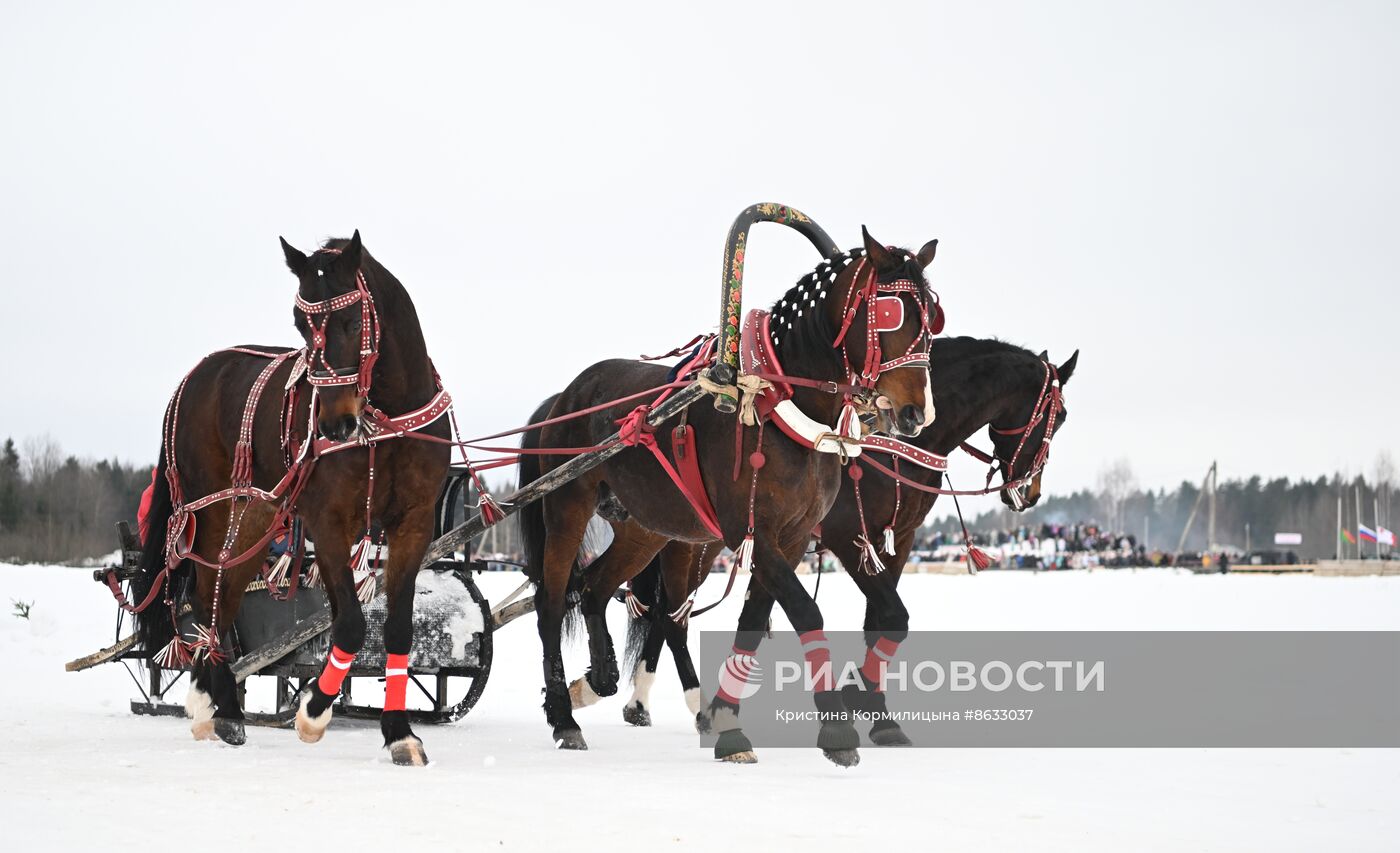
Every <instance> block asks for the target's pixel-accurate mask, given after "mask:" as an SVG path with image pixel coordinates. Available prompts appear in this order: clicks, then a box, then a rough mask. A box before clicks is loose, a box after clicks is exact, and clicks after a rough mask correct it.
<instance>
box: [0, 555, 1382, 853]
mask: <svg viewBox="0 0 1400 853" xmlns="http://www.w3.org/2000/svg"><path fill="white" fill-rule="evenodd" d="M89 578H90V575H89V571H88V570H86V569H83V570H78V569H63V568H51V567H38V566H26V567H15V566H0V606H3V610H4V615H3V616H0V684H3V685H4V696H5V701H4V702H0V738H3V743H4V746H3V748H0V827H3V837H4V847H5V849H7V850H14V851H27V850H45V849H73V850H76V849H84V850H94V849H97V850H102V851H104V853H105V851H123V850H137V849H173V848H175V847H179V848H190V847H193V848H194V849H207V850H213V851H223V850H242V851H258V850H288V849H292V850H298V849H304V848H306V846H307V842H310V843H312V844H314V845H316V847H317V848H318V849H355V850H358V849H387V850H417V849H427V850H476V849H493V850H495V849H517V850H536V849H554V850H559V849H603V850H647V851H656V850H669V849H681V848H699V847H709V848H712V849H718V848H722V847H730V848H733V849H739V850H751V849H752V850H757V849H763V850H787V849H799V848H801V849H816V850H825V849H839V850H843V851H854V850H862V851H867V850H870V851H882V850H888V851H897V850H910V849H941V850H946V849H990V850H1024V849H1049V850H1076V851H1082V850H1114V851H1120V850H1318V849H1333V850H1347V851H1353V850H1394V849H1396V844H1397V842H1396V839H1397V838H1400V821H1397V817H1396V815H1397V811H1400V752H1398V751H1396V750H1344V749H1313V750H1265V749H1256V750H1221V749H1175V750H1166V749H1158V750H1131V749H1060V750H1056V749H1041V750H1022V749H1016V750H1013V749H937V750H934V749H911V750H898V751H885V750H877V749H873V748H867V749H863V750H862V762H861V764H860V766H859V767H857V768H855V769H852V770H841V769H839V768H837V767H835V766H833V765H830V764H828V763H827V762H826V761H825V760H824V759H823V758H822V757H821V755H820V753H819V752H817V751H816V750H815V749H804V750H795V749H794V750H778V749H768V750H761V751H760V763H759V764H757V765H754V766H748V767H738V766H728V765H722V764H718V763H716V762H714V761H713V760H711V759H710V757H709V752H708V751H702V750H700V749H698V748H697V738H696V736H695V734H694V733H693V730H692V727H691V721H690V718H689V715H688V713H687V712H686V710H685V706H684V704H683V702H682V699H681V696H680V693H679V688H678V686H677V683H676V680H675V676H674V671H673V669H672V667H671V666H670V662H669V659H668V658H663V663H662V670H661V673H660V676H659V678H658V681H657V685H656V688H655V689H654V691H653V693H652V697H653V705H654V707H653V712H652V713H653V716H654V719H655V723H656V724H655V726H654V727H653V728H651V729H634V728H632V727H630V726H628V725H626V724H625V723H623V721H622V719H621V707H622V700H621V699H618V698H613V699H610V700H607V701H605V702H603V703H602V704H600V705H597V706H595V707H593V708H590V709H586V710H583V711H580V712H578V719H579V722H580V723H581V724H582V726H583V728H584V733H585V735H586V736H587V738H588V742H589V744H590V747H591V749H590V751H588V752H583V753H561V752H556V751H555V750H554V749H553V748H552V744H551V741H550V736H549V729H548V727H547V726H546V725H545V722H544V717H543V713H542V712H541V710H540V708H539V703H540V660H539V641H538V638H537V636H536V633H535V629H534V623H533V618H527V619H526V620H523V621H522V623H519V624H514V625H511V626H508V627H507V628H506V629H504V630H502V631H501V632H500V633H499V634H497V635H496V658H495V666H494V668H493V670H492V673H491V678H490V684H489V685H488V687H487V689H486V693H485V696H484V697H483V698H482V700H481V702H480V704H478V705H477V707H476V709H475V710H473V711H472V713H471V714H469V715H468V716H467V717H466V718H465V719H464V720H462V721H460V722H458V723H456V724H453V725H450V726H445V727H436V728H435V727H430V726H423V727H420V728H419V729H418V733H419V734H420V735H421V736H422V737H423V740H424V742H425V745H426V747H427V751H428V755H429V757H430V758H431V759H432V761H433V764H432V765H431V766H429V767H428V768H427V769H425V770H412V769H407V768H399V767H394V766H393V765H391V764H390V763H389V762H388V758H387V755H386V754H385V753H384V752H383V750H382V749H380V736H379V731H378V727H377V725H376V724H374V723H361V722H347V721H345V720H337V721H336V722H335V723H333V724H332V726H331V730H330V731H329V732H328V733H327V735H326V738H325V739H324V740H323V741H321V743H319V744H316V745H314V746H308V745H306V744H303V743H301V742H299V741H298V740H297V739H296V735H295V734H294V733H292V732H291V731H284V730H274V729H266V728H256V727H250V728H249V741H248V744H247V745H246V746H244V747H242V748H238V749H234V748H231V747H227V746H224V745H222V744H216V743H196V742H194V741H193V740H191V738H190V736H189V731H188V725H187V723H186V722H185V721H182V720H178V719H174V718H144V717H134V716H132V715H131V714H130V713H128V710H127V701H128V699H129V698H130V697H131V696H132V695H133V687H132V685H131V683H130V682H129V680H128V677H127V675H126V673H125V672H124V671H123V670H122V668H121V667H120V666H105V667H99V668H97V669H96V670H90V671H88V672H84V673H77V674H68V673H65V672H64V671H63V663H64V661H66V660H69V659H71V658H74V657H77V656H79V655H81V654H86V653H88V652H91V651H94V650H96V649H97V648H99V647H101V646H103V645H106V644H107V643H109V642H110V641H111V632H112V621H113V616H114V611H113V606H112V602H111V600H110V598H109V596H108V595H107V594H106V592H105V591H104V590H102V589H101V588H99V587H98V585H96V584H94V583H93V582H92V581H91V580H90V579H89ZM813 580H814V578H811V577H808V578H805V581H806V582H807V583H808V584H810V583H812V581H813ZM518 581H519V577H518V576H517V575H514V574H504V573H502V574H492V575H486V576H484V577H483V578H482V581H481V583H482V587H483V591H484V592H485V593H486V594H487V596H488V597H489V598H491V599H492V600H493V601H494V600H497V599H499V598H500V597H502V596H503V595H505V594H506V593H507V592H509V591H510V590H512V589H513V588H514V587H515V586H516V584H517V583H518ZM722 587H723V578H722V577H720V576H712V577H711V578H710V579H709V581H708V583H707V585H706V587H705V588H704V589H702V590H701V593H700V599H699V601H700V603H705V602H708V601H712V600H714V599H715V598H717V597H718V596H719V593H720V590H721V589H722ZM902 589H904V590H905V591H906V600H907V601H908V603H909V609H910V612H911V613H912V615H913V627H915V628H923V629H934V628H938V629H983V630H990V629H1049V630H1054V629H1183V630H1186V629H1255V630H1259V629H1309V630H1316V629H1386V630H1396V629H1400V578H1313V577H1298V576H1284V577H1268V576H1266V577H1257V576H1238V575H1230V576H1218V575H1209V576H1193V575H1189V574H1178V573H1173V572H1165V571H1142V572H1131V571H1121V572H1108V571H1101V572H1095V573H1061V574H1041V575H1032V574H1019V573H1018V574H1009V573H1008V574H1000V573H987V574H983V575H980V576H978V577H960V576H942V575H914V576H909V577H907V578H906V579H905V582H904V584H903V586H902ZM740 597H741V596H740V595H738V594H736V595H734V596H732V597H731V600H729V601H726V602H725V603H724V605H723V606H721V607H720V608H719V609H718V610H716V611H714V612H713V613H710V614H707V615H706V616H704V617H702V618H701V619H700V620H699V624H698V625H697V627H698V628H703V629H709V630H721V629H727V628H731V627H732V626H733V624H734V618H735V616H736V614H737V610H738V606H739V599H740ZM12 599H19V600H23V601H26V602H27V601H33V602H34V607H33V612H32V618H31V619H29V620H28V621H24V620H20V619H17V618H14V617H12V616H10V615H9V610H10V601H11V600H12ZM819 602H820V604H821V606H822V609H823V612H824V613H825V614H826V618H827V626H828V627H829V628H854V627H857V626H858V625H859V624H860V621H861V613H862V603H861V600H860V598H859V595H858V594H857V593H856V591H855V588H854V587H853V585H852V584H851V583H850V582H849V581H847V580H846V579H844V578H842V577H840V576H828V577H827V578H825V579H824V581H823V583H822V589H821V595H820V599H819ZM611 618H612V624H613V634H614V638H615V639H616V640H617V641H618V642H619V643H620V641H621V638H622V621H623V613H622V608H621V607H620V606H614V607H613V608H612V610H611ZM780 627H785V626H780ZM583 655H584V651H583V649H582V648H581V647H579V648H574V649H573V650H572V669H571V674H577V673H579V672H581V661H582V658H583ZM177 689H178V688H177ZM147 832H149V833H151V834H150V835H143V834H142V833H147Z"/></svg>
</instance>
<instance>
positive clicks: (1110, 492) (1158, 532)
mask: <svg viewBox="0 0 1400 853" xmlns="http://www.w3.org/2000/svg"><path fill="white" fill-rule="evenodd" d="M1374 467H1375V470H1374V471H1373V472H1372V473H1371V475H1370V476H1369V477H1367V476H1351V477H1346V476H1343V475H1340V474H1334V475H1332V476H1330V477H1318V478H1317V479H1315V480H1309V479H1301V480H1289V479H1288V478H1286V477H1282V478H1278V479H1272V480H1264V479H1263V478H1261V477H1249V478H1247V479H1231V480H1220V481H1219V483H1218V485H1217V487H1216V495H1215V539H1216V544H1217V545H1221V546H1235V547H1237V548H1240V549H1242V550H1243V549H1249V550H1255V551H1267V550H1284V551H1286V550H1291V551H1294V552H1296V553H1297V554H1298V556H1299V557H1301V558H1303V559H1308V560H1315V559H1331V558H1332V557H1334V556H1336V553H1337V542H1338V530H1337V498H1338V496H1340V497H1341V498H1342V515H1343V519H1344V526H1345V527H1346V528H1347V529H1349V530H1350V531H1351V533H1352V535H1353V536H1354V535H1355V534H1356V530H1357V517H1356V506H1357V493H1358V490H1359V492H1360V503H1361V523H1362V524H1364V525H1366V526H1367V527H1369V528H1371V529H1375V527H1376V526H1377V524H1378V523H1379V524H1380V525H1382V526H1385V527H1388V528H1390V529H1392V530H1394V529H1395V527H1396V525H1397V524H1400V519H1396V518H1395V516H1394V514H1393V513H1392V509H1393V501H1394V498H1395V496H1396V493H1397V489H1396V474H1395V466H1394V465H1393V463H1392V462H1391V461H1390V458H1389V456H1387V455H1384V454H1382V455H1381V456H1380V457H1379V458H1378V459H1377V461H1376V464H1375V466H1374ZM1202 485H1203V484H1202V483H1190V482H1183V483H1182V484H1181V485H1179V486H1177V487H1176V488H1175V489H1171V490H1167V489H1158V490H1155V491H1154V490H1152V489H1146V490H1144V489H1140V488H1138V487H1137V486H1136V485H1135V483H1134V480H1133V476H1132V471H1131V468H1129V467H1128V466H1127V464H1126V463H1124V462H1117V463H1114V465H1112V466H1110V467H1109V468H1107V469H1105V471H1104V472H1103V473H1101V474H1100V476H1099V483H1098V488H1097V489H1094V490H1089V489H1085V490H1082V491H1078V492H1074V493H1073V494H1070V495H1063V496H1055V495H1047V496H1045V497H1043V498H1042V499H1041V501H1040V503H1039V504H1038V505H1037V506H1036V507H1035V508H1033V509H1031V510H1029V511H1027V512H1025V513H1021V514H1019V515H1018V514H1016V513H1013V512H1010V511H1008V510H990V511H988V512H985V513H983V514H981V515H979V516H977V517H976V518H975V519H968V522H969V523H968V527H969V529H971V530H972V531H973V532H974V533H977V532H990V531H994V530H1013V529H1015V528H1018V527H1021V526H1023V525H1024V526H1031V525H1034V526H1036V527H1039V526H1040V525H1042V524H1046V523H1049V524H1076V523H1081V522H1086V523H1091V524H1097V525H1099V526H1100V528H1101V529H1104V530H1107V531H1112V532H1114V533H1119V534H1130V535H1132V536H1135V537H1136V538H1137V540H1138V542H1139V543H1144V542H1145V543H1146V544H1147V547H1148V549H1149V550H1160V551H1165V552H1171V551H1175V550H1176V547H1177V542H1178V540H1179V539H1180V537H1181V533H1182V530H1183V528H1184V527H1185V525H1186V520H1187V518H1188V517H1189V516H1190V514H1191V507H1192V506H1193V505H1194V504H1195V503H1196V499H1197V497H1199V496H1200V495H1201V488H1202ZM943 500H946V499H943ZM943 500H940V501H939V503H938V505H937V512H938V513H939V516H940V517H939V518H938V519H937V520H935V521H933V522H932V524H931V525H930V526H931V528H932V529H934V530H942V531H944V532H947V533H953V532H955V531H956V530H957V529H958V528H957V520H956V518H952V517H949V516H944V515H943V514H944V513H947V512H950V511H951V509H952V507H951V505H949V506H948V507H946V508H945V507H944V506H943ZM1208 512H1209V498H1208V497H1207V498H1206V499H1205V500H1202V501H1201V504H1200V509H1199V510H1198V512H1197V514H1196V518H1195V521H1194V523H1193V524H1192V527H1191V532H1190V534H1189V535H1188V536H1187V538H1186V542H1185V544H1184V545H1183V546H1182V550H1183V551H1203V550H1205V549H1206V547H1207V543H1206V535H1207V525H1208V523H1209V520H1208V515H1207V514H1208ZM1389 522H1394V523H1393V524H1392V523H1389ZM1246 526H1247V528H1246ZM1275 533H1300V534H1302V536H1303V544H1302V545H1283V546H1275V545H1274V534H1275ZM1360 545H1361V547H1362V548H1363V549H1364V553H1365V556H1366V557H1368V558H1370V557H1372V556H1374V555H1375V554H1376V546H1375V544H1373V543H1369V542H1366V543H1360ZM1345 547H1346V551H1347V554H1346V555H1347V556H1348V557H1355V556H1356V553H1357V545H1356V544H1352V543H1347V544H1346V545H1345ZM1387 550H1388V549H1386V548H1385V547H1384V546H1383V547H1382V548H1381V552H1382V553H1385V552H1386V551H1387Z"/></svg>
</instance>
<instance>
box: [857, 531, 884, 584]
mask: <svg viewBox="0 0 1400 853" xmlns="http://www.w3.org/2000/svg"><path fill="white" fill-rule="evenodd" d="M856 544H857V545H859V546H860V570H861V571H862V572H865V573H866V574H867V575H878V574H880V573H881V572H883V571H884V570H885V564H884V563H882V562H880V552H879V551H876V550H875V544H874V543H873V542H871V541H870V540H869V539H867V538H865V536H864V535H863V534H862V535H861V536H858V537H857V538H856Z"/></svg>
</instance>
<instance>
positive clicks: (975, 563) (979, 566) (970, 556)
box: [967, 545, 992, 575]
mask: <svg viewBox="0 0 1400 853" xmlns="http://www.w3.org/2000/svg"><path fill="white" fill-rule="evenodd" d="M991 564H992V558H991V557H989V556H987V552H986V551H983V550H982V549H981V548H978V547H977V546H976V545H970V546H968V549H967V568H968V571H969V572H970V573H971V574H974V575H975V574H977V573H978V572H980V571H981V570H983V569H985V568H987V567H988V566H990V565H991Z"/></svg>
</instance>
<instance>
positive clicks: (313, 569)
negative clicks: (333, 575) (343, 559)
mask: <svg viewBox="0 0 1400 853" xmlns="http://www.w3.org/2000/svg"><path fill="white" fill-rule="evenodd" d="M305 585H306V586H308V587H313V588H314V587H319V586H320V585H321V566H320V565H319V564H318V563H317V562H316V561H315V560H312V561H311V565H309V566H307V567H306V584H305Z"/></svg>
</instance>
